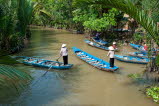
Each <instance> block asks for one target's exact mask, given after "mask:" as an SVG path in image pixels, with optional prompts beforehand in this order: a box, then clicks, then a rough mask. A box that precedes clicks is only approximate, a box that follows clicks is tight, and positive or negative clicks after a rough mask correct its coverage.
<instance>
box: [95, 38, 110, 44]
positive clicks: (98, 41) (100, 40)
mask: <svg viewBox="0 0 159 106" xmlns="http://www.w3.org/2000/svg"><path fill="white" fill-rule="evenodd" d="M92 39H93V41H94V42H96V43H98V44H100V45H106V44H108V42H106V41H104V40H102V39H99V40H96V37H92Z"/></svg>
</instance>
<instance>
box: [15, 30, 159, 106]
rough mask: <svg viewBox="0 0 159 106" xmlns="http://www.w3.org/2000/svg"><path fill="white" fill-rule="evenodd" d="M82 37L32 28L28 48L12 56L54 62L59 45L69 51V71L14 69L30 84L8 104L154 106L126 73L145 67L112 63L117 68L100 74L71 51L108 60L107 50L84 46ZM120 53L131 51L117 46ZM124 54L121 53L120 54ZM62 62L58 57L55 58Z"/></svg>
mask: <svg viewBox="0 0 159 106" xmlns="http://www.w3.org/2000/svg"><path fill="white" fill-rule="evenodd" d="M84 39H85V36H84V35H81V34H71V33H70V32H68V31H65V30H55V29H51V28H40V27H39V28H36V27H33V28H32V38H31V39H30V42H29V45H28V47H26V48H25V49H24V50H23V51H22V52H20V53H17V54H15V55H19V56H20V55H23V56H39V57H41V58H44V59H49V60H56V59H57V58H58V57H59V50H60V48H61V45H62V44H63V43H66V44H67V47H68V49H69V63H72V64H74V66H73V68H72V69H70V70H55V69H51V70H49V72H47V74H46V75H45V76H43V77H41V76H42V75H43V74H44V73H45V72H46V71H48V69H45V68H38V67H32V66H26V65H20V66H17V68H19V69H21V70H23V69H25V70H27V71H30V73H31V76H33V78H34V79H33V81H32V83H31V84H30V86H29V87H28V88H26V90H25V92H23V93H21V95H20V96H19V97H17V98H14V101H13V102H12V103H14V104H19V105H23V106H44V105H45V106H58V105H59V106H63V105H66V106H70V105H71V106H76V105H77V106H85V105H86V106H157V104H156V103H154V102H153V101H152V99H149V98H148V97H147V96H146V95H145V94H144V93H143V92H141V91H140V90H141V88H142V87H141V86H140V85H138V84H136V83H134V82H133V81H132V80H131V79H130V78H128V74H131V73H142V71H143V70H144V67H145V65H140V64H131V63H124V62H120V61H117V60H115V65H116V66H118V67H120V69H119V70H118V71H117V72H115V73H111V72H105V71H100V70H98V69H96V68H94V67H92V66H90V65H88V64H87V63H85V62H84V61H82V60H80V59H79V58H77V57H76V56H75V55H74V54H73V51H72V50H71V48H72V47H73V46H75V47H78V48H80V49H82V50H84V51H86V52H88V53H90V54H92V55H94V56H97V57H99V58H102V59H103V60H106V61H108V57H107V56H106V54H107V51H104V50H100V49H97V48H93V47H90V46H88V45H87V44H85V42H84ZM120 49H121V50H122V52H119V53H118V54H124V53H125V52H127V51H134V50H133V49H132V48H131V47H129V46H124V47H120ZM123 51H125V52H123ZM59 61H62V58H60V59H59Z"/></svg>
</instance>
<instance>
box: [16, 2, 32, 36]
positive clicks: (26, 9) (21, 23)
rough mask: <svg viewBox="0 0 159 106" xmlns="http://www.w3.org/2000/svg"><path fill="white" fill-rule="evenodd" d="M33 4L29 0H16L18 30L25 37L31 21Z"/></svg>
mask: <svg viewBox="0 0 159 106" xmlns="http://www.w3.org/2000/svg"><path fill="white" fill-rule="evenodd" d="M33 11H34V3H32V1H31V0H18V11H17V16H18V29H19V31H20V32H21V35H22V36H25V35H26V31H27V27H28V25H29V24H30V23H31V21H32V15H33Z"/></svg>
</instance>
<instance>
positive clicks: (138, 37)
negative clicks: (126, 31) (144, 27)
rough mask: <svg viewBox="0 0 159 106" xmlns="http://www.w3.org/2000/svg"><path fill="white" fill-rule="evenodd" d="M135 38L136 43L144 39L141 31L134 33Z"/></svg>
mask: <svg viewBox="0 0 159 106" xmlns="http://www.w3.org/2000/svg"><path fill="white" fill-rule="evenodd" d="M133 40H134V41H135V42H136V43H141V42H142V40H143V35H141V34H140V33H134V35H133Z"/></svg>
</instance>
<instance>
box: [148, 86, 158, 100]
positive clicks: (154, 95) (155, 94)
mask: <svg viewBox="0 0 159 106" xmlns="http://www.w3.org/2000/svg"><path fill="white" fill-rule="evenodd" d="M146 94H147V95H148V96H149V97H152V98H153V100H154V101H155V102H158V101H159V87H157V86H155V87H151V88H148V89H147V90H146Z"/></svg>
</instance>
